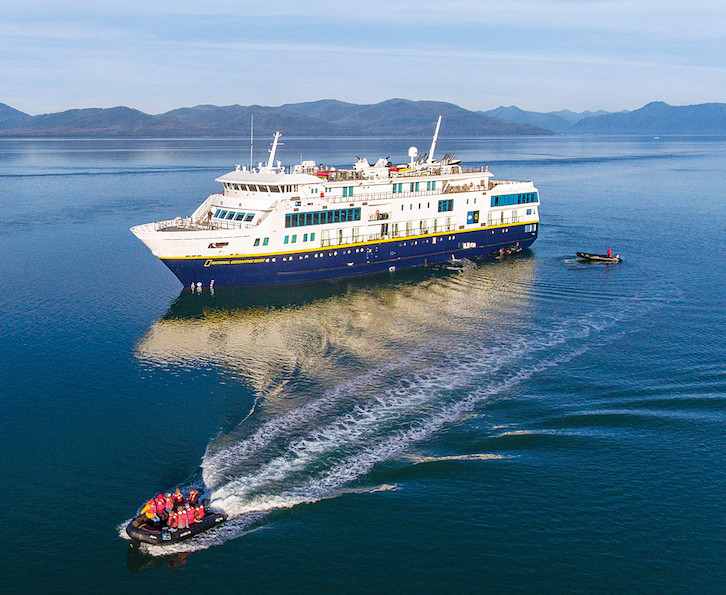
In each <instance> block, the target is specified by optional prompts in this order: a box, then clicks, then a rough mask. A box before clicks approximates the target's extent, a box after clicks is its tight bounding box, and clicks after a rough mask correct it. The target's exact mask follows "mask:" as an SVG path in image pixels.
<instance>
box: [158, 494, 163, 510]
mask: <svg viewBox="0 0 726 595" xmlns="http://www.w3.org/2000/svg"><path fill="white" fill-rule="evenodd" d="M162 510H164V496H162V495H161V494H159V495H158V496H157V497H156V512H161V511H162Z"/></svg>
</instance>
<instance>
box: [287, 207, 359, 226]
mask: <svg viewBox="0 0 726 595" xmlns="http://www.w3.org/2000/svg"><path fill="white" fill-rule="evenodd" d="M343 221H360V209H359V208H358V209H331V210H329V211H314V212H312V213H292V214H290V215H285V227H300V226H303V225H320V224H322V223H341V222H343Z"/></svg>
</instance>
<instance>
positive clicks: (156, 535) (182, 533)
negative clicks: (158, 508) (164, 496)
mask: <svg viewBox="0 0 726 595" xmlns="http://www.w3.org/2000/svg"><path fill="white" fill-rule="evenodd" d="M226 520H227V515H226V514H223V513H221V512H209V513H207V514H206V515H205V516H204V518H203V519H202V520H201V521H199V522H196V523H194V524H193V525H192V526H191V527H188V528H186V529H177V530H176V531H169V530H168V528H167V527H164V528H162V529H155V528H153V527H151V526H149V525H148V524H147V523H146V517H145V516H144V515H141V516H137V517H136V518H135V519H134V520H133V521H131V522H130V523H129V524H128V526H127V527H126V533H127V534H128V536H129V537H130V538H131V539H133V540H134V541H139V542H142V543H151V544H153V545H166V544H169V543H178V542H180V541H184V540H185V539H190V538H191V537H194V536H195V535H199V534H200V533H203V532H204V531H207V530H209V529H211V528H212V527H214V526H216V525H219V524H220V523H223V522H224V521H226Z"/></svg>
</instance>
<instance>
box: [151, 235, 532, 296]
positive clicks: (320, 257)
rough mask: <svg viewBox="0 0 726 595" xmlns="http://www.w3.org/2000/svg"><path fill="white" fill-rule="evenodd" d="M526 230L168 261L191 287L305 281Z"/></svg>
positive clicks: (476, 252)
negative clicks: (282, 252)
mask: <svg viewBox="0 0 726 595" xmlns="http://www.w3.org/2000/svg"><path fill="white" fill-rule="evenodd" d="M524 229H525V225H524V224H522V225H510V226H507V227H499V228H493V229H492V228H488V229H484V228H480V229H472V230H465V231H464V230H461V231H456V232H450V233H447V234H442V235H437V236H422V237H414V238H405V239H395V240H384V241H381V242H377V243H373V244H370V243H368V244H362V245H351V246H334V247H329V248H320V249H317V250H304V251H300V252H293V253H285V254H264V255H260V256H229V257H216V258H179V259H162V261H163V262H164V264H166V266H168V267H169V269H170V270H171V271H172V272H173V273H174V274H175V275H176V276H177V278H178V279H179V280H180V281H181V282H182V284H184V285H185V286H190V285H196V284H198V283H201V284H202V285H204V286H208V285H210V284H211V283H212V282H214V286H215V287H220V286H235V285H273V284H277V283H301V282H306V281H319V280H323V279H337V278H341V277H352V276H356V275H369V274H372V273H379V272H382V271H387V270H391V267H395V268H396V269H406V268H410V267H415V266H423V265H427V264H436V263H440V262H444V261H446V260H450V259H451V258H452V256H453V257H454V258H465V257H473V256H485V255H489V254H491V253H493V252H495V251H497V250H499V249H501V248H510V247H513V246H519V247H520V248H527V247H528V246H530V245H531V244H532V242H534V241H535V240H536V239H537V231H536V230H535V231H532V232H525V231H524Z"/></svg>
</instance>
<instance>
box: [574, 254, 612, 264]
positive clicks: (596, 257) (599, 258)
mask: <svg viewBox="0 0 726 595" xmlns="http://www.w3.org/2000/svg"><path fill="white" fill-rule="evenodd" d="M577 256H578V258H581V259H582V260H586V261H587V262H607V263H614V262H623V259H622V258H620V254H610V255H608V254H590V253H589V252H578V253H577Z"/></svg>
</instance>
